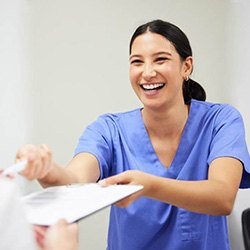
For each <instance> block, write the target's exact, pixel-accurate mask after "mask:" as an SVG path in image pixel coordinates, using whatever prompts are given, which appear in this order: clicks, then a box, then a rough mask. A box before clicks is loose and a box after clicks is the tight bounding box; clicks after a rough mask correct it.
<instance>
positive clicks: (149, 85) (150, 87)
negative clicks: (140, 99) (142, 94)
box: [142, 83, 164, 90]
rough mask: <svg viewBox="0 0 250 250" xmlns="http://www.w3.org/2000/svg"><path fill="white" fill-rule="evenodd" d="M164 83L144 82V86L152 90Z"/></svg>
mask: <svg viewBox="0 0 250 250" xmlns="http://www.w3.org/2000/svg"><path fill="white" fill-rule="evenodd" d="M163 85H164V84H163V83H155V84H142V87H143V88H144V89H148V90H152V89H155V88H158V87H162V86H163Z"/></svg>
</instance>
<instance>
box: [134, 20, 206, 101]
mask: <svg viewBox="0 0 250 250" xmlns="http://www.w3.org/2000/svg"><path fill="white" fill-rule="evenodd" d="M148 31H150V32H152V33H156V34H159V35H162V36H164V37H165V38H166V39H167V40H168V41H170V42H171V43H172V44H173V46H174V47H175V49H176V51H177V53H178V54H179V55H180V57H181V59H182V60H185V59H186V58H187V57H188V56H192V49H191V46H190V43H189V41H188V38H187V36H186V35H185V34H184V32H183V31H182V30H181V29H180V28H178V27H177V26H175V25H174V24H172V23H169V22H165V21H162V20H154V21H151V22H148V23H145V24H143V25H141V26H139V27H138V28H137V29H136V30H135V32H134V34H133V35H132V37H131V40H130V44H129V54H131V50H132V45H133V42H134V40H135V39H136V38H137V37H138V36H140V35H142V34H144V33H146V32H148ZM183 97H184V102H185V103H186V104H189V103H190V101H191V99H192V98H193V99H196V100H201V101H205V100H206V92H205V90H204V89H203V87H202V86H201V85H200V84H199V83H197V82H196V81H194V80H192V79H190V78H189V79H188V80H187V81H184V82H183Z"/></svg>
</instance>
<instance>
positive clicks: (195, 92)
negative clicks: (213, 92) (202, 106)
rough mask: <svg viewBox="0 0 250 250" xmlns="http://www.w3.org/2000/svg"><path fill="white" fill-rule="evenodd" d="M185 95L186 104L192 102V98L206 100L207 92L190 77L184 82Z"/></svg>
mask: <svg viewBox="0 0 250 250" xmlns="http://www.w3.org/2000/svg"><path fill="white" fill-rule="evenodd" d="M183 97H184V102H185V104H190V102H191V99H196V100H199V101H205V100H206V92H205V90H204V89H203V87H202V86H201V85H200V84H199V83H197V82H196V81H194V80H192V79H189V80H187V81H184V83H183Z"/></svg>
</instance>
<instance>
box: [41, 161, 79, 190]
mask: <svg viewBox="0 0 250 250" xmlns="http://www.w3.org/2000/svg"><path fill="white" fill-rule="evenodd" d="M38 181H39V183H40V184H41V185H42V186H43V187H44V188H45V187H49V186H60V185H67V184H71V183H76V182H77V178H76V177H75V175H74V174H73V173H72V172H71V171H70V170H69V169H67V168H65V167H62V166H59V165H57V164H56V163H53V167H52V169H51V170H50V172H49V173H48V174H47V175H46V176H45V177H43V178H41V179H38Z"/></svg>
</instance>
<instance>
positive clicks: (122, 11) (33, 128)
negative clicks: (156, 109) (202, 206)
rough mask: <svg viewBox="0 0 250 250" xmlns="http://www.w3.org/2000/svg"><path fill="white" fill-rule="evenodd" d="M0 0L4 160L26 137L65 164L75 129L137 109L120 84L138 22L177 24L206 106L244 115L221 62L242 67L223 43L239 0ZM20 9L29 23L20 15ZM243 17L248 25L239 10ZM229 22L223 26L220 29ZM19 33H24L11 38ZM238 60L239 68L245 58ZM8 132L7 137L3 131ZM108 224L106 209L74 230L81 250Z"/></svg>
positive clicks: (97, 245)
mask: <svg viewBox="0 0 250 250" xmlns="http://www.w3.org/2000/svg"><path fill="white" fill-rule="evenodd" d="M0 1H1V2H0V3H1V4H0V20H2V19H3V18H4V19H3V20H9V16H11V18H12V19H13V21H14V24H13V26H14V27H18V28H17V31H16V30H15V29H14V30H13V29H11V28H10V27H12V25H11V24H12V21H11V22H10V24H9V25H8V26H7V27H5V26H4V27H5V28H4V29H2V26H0V34H5V33H6V32H10V31H11V34H12V33H13V35H11V36H10V37H12V36H14V38H11V39H10V40H11V41H5V44H4V47H5V48H8V53H7V52H6V51H5V49H4V50H2V49H1V51H0V52H1V54H2V51H3V53H4V55H5V56H4V57H3V58H2V57H0V65H1V68H2V67H3V68H4V69H5V70H4V72H5V73H4V75H3V76H4V77H2V76H1V79H0V80H1V81H0V82H1V86H3V87H2V88H3V90H4V91H1V92H2V93H5V94H4V97H3V98H4V99H3V98H1V100H0V103H1V107H0V109H1V110H0V111H1V112H0V115H1V118H2V119H1V120H3V121H4V122H3V123H2V124H0V126H1V127H0V130H1V133H3V135H1V136H2V138H4V140H3V142H4V143H1V144H0V145H1V152H4V155H5V156H4V157H3V158H5V159H6V162H7V161H8V160H9V158H11V157H14V156H13V151H15V147H16V146H17V145H18V144H23V142H24V141H25V142H26V140H27V141H28V142H29V140H30V137H31V139H32V142H34V143H37V144H40V143H47V144H48V145H49V146H50V147H51V148H52V150H53V152H54V157H55V160H56V161H57V162H58V163H61V164H66V163H67V162H68V161H69V160H70V158H71V157H72V154H73V150H74V148H75V146H76V143H77V140H78V137H79V135H80V134H81V132H82V130H83V129H84V128H85V127H86V125H87V124H89V123H90V122H91V121H92V120H94V119H95V118H96V117H97V116H98V115H99V114H101V113H105V112H116V111H124V110H128V109H132V108H134V107H138V105H140V104H139V102H138V101H137V99H136V97H135V95H134V93H133V91H132V89H131V88H130V84H129V80H128V43H129V39H130V37H131V35H132V32H133V31H134V29H135V28H136V27H137V26H138V25H140V24H141V23H143V22H145V21H149V20H152V19H156V18H161V19H164V20H168V21H170V22H173V23H175V24H177V25H178V26H179V27H181V28H182V29H183V30H184V31H185V33H186V34H187V36H188V37H189V39H190V42H191V45H192V47H193V51H194V60H195V69H194V73H193V78H194V79H196V80H197V81H200V82H201V83H202V85H203V86H204V87H205V89H206V90H207V94H208V100H209V101H217V102H225V101H227V102H231V103H235V104H236V105H237V106H238V107H239V108H240V110H242V111H243V115H244V116H247V113H246V112H247V110H246V109H244V107H245V106H246V103H247V98H245V99H244V101H242V102H238V100H239V99H240V97H241V96H242V94H244V96H245V95H246V92H244V90H242V91H241V90H240V87H239V86H241V84H242V82H243V81H240V83H238V82H237V84H234V83H235V82H236V81H234V80H233V79H235V78H236V79H239V75H241V73H242V70H243V68H240V67H238V68H239V69H238V71H237V72H234V70H232V68H231V67H233V66H232V65H231V64H230V63H229V64H228V63H226V62H227V61H228V62H231V61H232V58H236V59H237V60H236V59H235V61H234V60H233V61H234V62H235V66H237V65H240V64H238V63H239V62H240V63H241V57H240V56H239V54H238V53H237V52H236V53H233V52H232V51H236V50H235V47H237V50H239V52H241V50H243V46H242V47H241V48H239V46H238V41H237V40H234V39H232V40H231V34H232V32H236V33H237V32H238V31H237V30H238V28H239V27H238V25H240V27H242V23H244V22H243V20H242V19H240V20H239V18H241V17H240V16H241V14H240V12H241V11H242V10H245V9H244V6H242V7H241V8H240V9H239V11H238V12H234V9H235V5H237V6H239V5H240V4H241V3H242V2H244V1H240V0H239V1H231V2H230V1H227V0H222V1H215V0H204V1H200V0H191V1H185V0H178V1H170V0H134V1H125V0H92V1H82V0H71V1H67V0H43V1H39V0H26V1H25V0H11V1H8V0H5V1H3V0H0ZM245 2H247V1H245ZM13 4H14V5H15V7H13V6H14V5H13ZM12 5H13V6H12ZM2 6H3V7H4V8H5V9H4V10H3V8H2ZM18 6H19V7H18ZM23 7H24V9H23ZM16 8H17V9H16ZM27 9H28V10H30V12H29V13H31V16H29V15H28V16H27V17H25V18H23V17H21V16H22V15H21V13H23V11H24V10H27ZM6 10H7V11H6ZM8 13H9V14H8ZM231 13H234V14H233V16H234V19H231ZM244 13H245V14H244V15H245V18H247V11H246V10H245V11H244ZM20 15H21V16H20ZM29 18H30V22H28V21H29ZM12 19H11V20H12ZM20 20H21V22H20ZM23 20H24V22H23ZM235 20H236V21H235ZM238 20H239V23H238ZM248 21H249V18H248ZM6 22H7V23H8V21H5V23H6ZM27 23H29V25H30V26H29V25H27ZM228 24H230V28H227V27H228ZM27 26H29V28H30V32H31V36H29V32H27V30H26V28H27ZM231 27H232V30H231ZM23 28H24V30H26V31H25V32H26V33H27V34H26V36H23V35H20V31H22V30H23ZM240 32H242V31H240ZM21 33H22V32H21ZM23 37H26V39H27V40H26V41H25V42H26V43H25V44H26V47H25V46H24V47H21V48H20V47H19V46H23V45H20V44H23V41H24V40H23V39H25V38H23ZM232 38H235V37H234V36H232ZM248 38H249V36H248ZM19 41H20V42H19ZM0 42H1V39H0ZM0 44H1V43H0ZM231 44H232V45H233V48H234V49H233V50H232V49H231ZM246 44H247V43H246ZM246 44H245V46H246V48H247V45H246ZM27 45H29V46H28V49H29V50H28V51H30V53H31V55H32V57H31V58H29V54H28V53H27ZM243 45H244V44H243ZM0 48H2V44H1V47H0ZM23 53H24V54H25V57H24V55H23ZM243 53H245V52H243ZM231 54H232V57H231ZM26 60H28V62H27V61H26ZM244 60H245V61H244V66H245V67H246V68H247V66H246V65H247V64H248V62H247V57H246V58H245V59H244ZM23 61H25V63H23ZM30 61H31V63H32V66H31V69H30V70H29V68H28V67H24V68H23V67H22V66H21V65H29V62H30ZM6 62H9V64H7V63H6ZM13 72H15V74H14V73H13ZM27 72H28V73H29V74H27ZM234 73H235V74H234ZM243 73H245V71H243ZM22 74H24V75H22ZM28 75H29V76H30V78H31V79H28V78H29V77H28ZM23 79H28V81H27V82H26V81H25V80H23ZM246 79H247V77H246V75H244V78H243V76H242V78H241V80H245V83H244V87H245V88H244V89H247V83H246ZM29 80H30V81H29ZM7 83H8V84H7ZM236 92H237V94H235V95H232V93H236ZM31 94H33V98H31ZM9 99H11V100H9ZM14 100H15V101H14ZM236 100H237V101H236ZM30 102H32V108H33V110H34V112H33V113H32V108H31V106H30V105H29V103H30ZM10 103H11V104H10ZM6 105H9V107H8V108H6ZM16 107H18V111H17V110H16ZM6 110H8V112H6ZM11 114H14V115H11ZM31 117H32V120H31ZM247 122H248V121H247ZM17 124H18V125H17ZM248 124H249V123H248ZM3 131H5V132H3ZM9 131H12V133H11V134H10V133H7V132H9ZM2 147H3V149H2ZM236 207H239V208H240V209H242V201H241V200H239V201H237V204H236ZM240 209H236V210H235V212H234V213H233V215H232V220H231V221H233V220H234V222H235V219H236V220H237V223H238V222H239V221H238V217H239V213H240ZM107 221H108V209H106V210H104V211H102V212H100V213H97V214H95V215H93V216H91V217H89V218H87V219H86V220H83V221H82V222H81V223H80V226H81V239H80V246H81V247H80V249H88V250H92V249H93V250H99V249H105V245H106V243H105V242H106V233H107ZM239 227H240V224H239V223H238V224H237V229H236V230H233V231H232V233H233V234H235V235H237V237H232V244H233V246H242V242H241V237H240V236H239V235H240V232H239V231H240V228H239ZM97 238H98V240H97ZM239 249H241V248H237V247H236V248H233V250H239Z"/></svg>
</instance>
